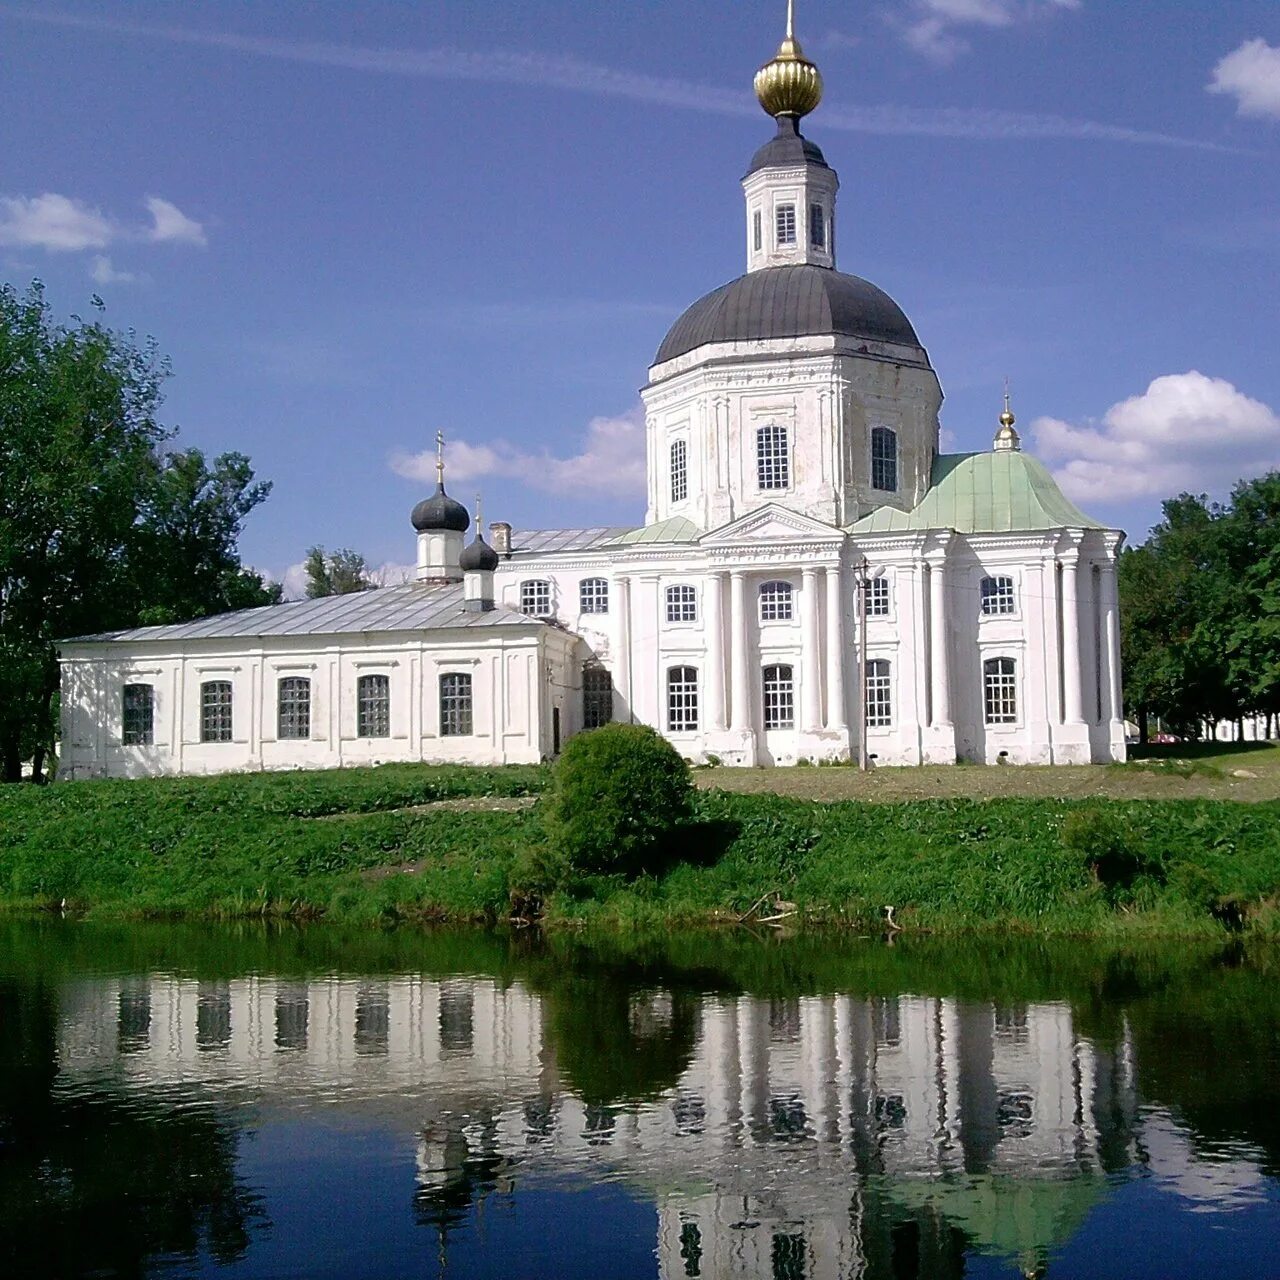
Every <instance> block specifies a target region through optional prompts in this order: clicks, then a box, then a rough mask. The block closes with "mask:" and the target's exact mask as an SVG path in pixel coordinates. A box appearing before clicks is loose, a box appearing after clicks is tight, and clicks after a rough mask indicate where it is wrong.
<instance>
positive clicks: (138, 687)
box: [120, 684, 156, 747]
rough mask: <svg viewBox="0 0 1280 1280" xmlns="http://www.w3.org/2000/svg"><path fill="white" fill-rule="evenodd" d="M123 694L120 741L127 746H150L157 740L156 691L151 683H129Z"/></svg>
mask: <svg viewBox="0 0 1280 1280" xmlns="http://www.w3.org/2000/svg"><path fill="white" fill-rule="evenodd" d="M120 696H121V708H120V710H121V720H122V723H121V726H120V741H121V742H122V743H123V744H124V745H125V746H126V747H149V746H150V745H151V744H152V743H153V742H154V741H155V728H156V691H155V688H154V686H152V685H149V684H127V685H125V687H124V691H123V692H122V694H121V695H120Z"/></svg>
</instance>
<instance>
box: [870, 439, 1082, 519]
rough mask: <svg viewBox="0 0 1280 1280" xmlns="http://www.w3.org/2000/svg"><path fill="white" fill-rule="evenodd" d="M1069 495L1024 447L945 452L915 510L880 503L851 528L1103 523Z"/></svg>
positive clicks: (938, 461) (938, 458) (934, 467)
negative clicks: (926, 491) (989, 450)
mask: <svg viewBox="0 0 1280 1280" xmlns="http://www.w3.org/2000/svg"><path fill="white" fill-rule="evenodd" d="M1106 527H1107V526H1106V525H1102V524H1099V523H1098V522H1097V521H1096V520H1091V519H1090V518H1089V517H1088V516H1087V515H1085V514H1084V512H1083V511H1081V510H1080V509H1079V508H1078V507H1077V506H1075V504H1074V503H1072V502H1070V501H1068V500H1067V498H1066V497H1065V496H1064V495H1063V492H1062V490H1061V489H1059V488H1058V484H1057V481H1056V480H1054V478H1053V477H1052V476H1051V475H1050V474H1049V471H1048V469H1047V468H1046V467H1045V465H1044V463H1043V462H1041V461H1039V459H1037V458H1033V457H1031V456H1030V455H1029V454H1026V453H1023V452H1021V451H1020V450H1008V451H1005V452H995V451H992V452H990V453H944V454H939V455H938V456H937V457H936V458H935V459H934V461H933V474H932V476H931V477H930V484H929V491H928V493H926V494H925V495H924V497H923V498H922V499H921V500H920V504H919V506H917V507H916V508H915V509H914V510H912V511H899V510H898V509H897V508H896V507H879V508H877V509H876V510H875V511H872V512H871V513H870V514H868V515H865V516H863V517H862V519H861V520H859V521H858V522H857V523H856V524H854V525H852V526H851V528H850V532H851V533H898V532H908V531H911V530H925V529H954V530H955V531H956V532H957V533H1021V532H1030V531H1035V530H1039V529H1105V528H1106Z"/></svg>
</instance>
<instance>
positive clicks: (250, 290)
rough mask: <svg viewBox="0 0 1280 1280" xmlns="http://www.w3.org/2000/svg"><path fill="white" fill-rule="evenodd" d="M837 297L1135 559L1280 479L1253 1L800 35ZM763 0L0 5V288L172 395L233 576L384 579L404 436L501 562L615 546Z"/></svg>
mask: <svg viewBox="0 0 1280 1280" xmlns="http://www.w3.org/2000/svg"><path fill="white" fill-rule="evenodd" d="M797 7H798V14H797V25H798V34H799V35H800V37H801V39H802V41H803V43H804V46H805V49H806V52H807V53H808V54H809V56H810V57H812V58H813V59H814V60H815V61H817V62H818V64H819V65H820V67H821V68H822V71H823V73H824V76H825V79H826V84H827V91H826V99H825V101H824V103H823V105H822V106H821V107H820V108H819V110H818V111H817V112H816V113H815V114H814V115H813V116H811V117H810V118H809V119H808V121H807V122H806V125H805V132H806V133H807V134H808V135H809V136H811V137H813V138H814V139H816V140H817V141H818V142H819V143H820V144H821V146H822V147H823V149H824V151H825V153H826V155H827V158H828V160H829V161H830V162H831V163H832V164H833V165H834V166H835V167H836V168H837V169H838V171H839V174H840V178H841V183H842V186H841V192H840V198H839V206H838V217H839V220H840V262H839V265H840V267H841V268H842V269H843V270H846V271H852V272H854V273H856V274H858V275H862V276H865V277H867V278H869V279H871V280H873V281H875V282H876V283H877V284H879V285H880V286H881V287H883V288H885V289H886V290H887V291H888V292H889V293H890V294H892V295H893V296H894V297H895V298H896V299H897V300H898V301H899V302H900V303H901V304H902V305H903V307H904V308H905V310H906V311H907V314H908V315H909V316H910V317H911V319H912V320H913V322H914V324H915V326H916V329H917V331H918V332H919V334H920V336H921V339H922V341H923V342H924V343H925V345H926V346H927V347H928V349H929V352H930V355H931V357H932V360H933V363H934V367H935V368H936V369H937V371H938V373H939V376H940V378H941V380H942V385H943V389H944V391H945V392H946V397H947V398H946V403H945V405H944V408H943V425H944V428H945V430H946V437H945V440H946V444H947V447H950V448H954V449H977V448H985V447H988V446H989V444H990V439H991V435H992V432H993V430H994V427H995V416H996V414H997V413H998V412H999V409H1000V393H1001V387H1002V382H1003V378H1004V377H1005V375H1006V374H1007V375H1008V376H1009V377H1010V378H1011V379H1012V381H1013V389H1014V407H1015V409H1016V410H1017V412H1018V416H1019V425H1020V427H1021V428H1022V429H1024V438H1025V441H1026V444H1027V446H1028V447H1029V448H1031V449H1033V450H1034V451H1036V452H1038V453H1039V454H1040V455H1041V456H1043V457H1044V458H1045V459H1046V461H1047V462H1048V463H1049V464H1050V466H1051V467H1053V469H1054V470H1055V472H1056V473H1057V474H1059V476H1060V478H1061V479H1062V482H1063V484H1064V487H1065V488H1066V489H1067V491H1068V492H1069V493H1071V494H1072V495H1073V496H1074V497H1075V498H1076V499H1077V500H1078V501H1079V502H1080V503H1081V504H1082V505H1083V506H1084V507H1085V508H1086V509H1087V510H1089V511H1090V512H1092V513H1093V514H1095V515H1097V516H1099V517H1100V518H1104V519H1106V520H1108V521H1110V522H1113V523H1115V524H1118V525H1119V526H1120V527H1123V528H1126V529H1128V530H1129V532H1130V536H1131V538H1137V539H1140V538H1141V536H1142V535H1143V534H1144V532H1145V530H1146V528H1147V526H1148V525H1149V524H1150V523H1151V522H1152V520H1153V519H1154V518H1155V517H1156V515H1157V513H1158V505H1159V499H1160V497H1162V496H1164V495H1166V494H1167V493H1172V492H1176V491H1178V490H1180V489H1185V488H1191V489H1196V490H1200V489H1208V490H1209V491H1210V492H1212V493H1215V494H1222V493H1224V492H1225V490H1226V489H1227V488H1228V487H1229V485H1230V482H1231V481H1232V480H1233V479H1234V478H1236V477H1237V476H1239V475H1242V474H1256V473H1257V472H1259V471H1261V470H1264V469H1266V468H1268V467H1275V466H1280V417H1278V416H1277V413H1278V411H1280V360H1277V358H1276V351H1277V349H1278V347H1280V322H1278V320H1277V280H1278V279H1280V272H1278V270H1277V268H1278V267H1280V213H1278V212H1277V210H1278V209H1280V164H1278V163H1277V159H1278V153H1280V6H1278V5H1276V4H1275V3H1274V0H1218V2H1210V0H1203V2H1188V0H1182V2H1178V3H1174V2H1173V0H1127V2H1126V3H1122V4H1121V3H1114V2H1104V0H894V2H893V3H889V2H888V0H884V2H883V3H876V2H875V0H866V2H859V3H853V2H852V0H799V4H798V6H797ZM783 9H784V5H783V3H782V2H781V0H683V2H681V3H676V2H674V0H648V2H641V0H632V2H631V3H627V4H618V3H613V4H602V3H599V2H598V0H597V3H585V2H581V3H577V2H575V3H569V2H567V0H561V2H559V3H552V0H492V2H491V3H484V4H480V3H475V2H473V0H467V2H466V3H462V2H461V0H438V2H437V3H432V4H417V3H414V4H410V3H386V2H384V3H367V2H366V3H362V4H360V5H359V6H354V5H338V4H336V3H322V2H315V3H286V2H284V0H281V2H278V3H273V4H272V5H269V6H268V5H257V4H250V3H246V2H245V0H240V2H238V3H233V2H231V0H208V2H196V0H187V2H186V3H183V4H173V3H169V4H165V3H158V2H155V0H151V2H148V0H139V2H137V3H131V4H123V3H116V4H106V3H93V2H90V0H83V2H80V3H73V2H72V0H42V3H41V4H40V5H39V6H31V7H28V8H22V7H17V6H9V5H6V4H3V3H0V119H2V120H3V121H4V122H5V123H4V128H3V131H2V132H0V275H2V276H3V278H4V279H6V280H8V281H10V282H13V283H15V284H18V285H20V286H21V285H25V284H26V283H27V282H28V281H29V280H30V279H31V278H32V277H33V276H39V277H40V278H42V279H43V280H44V281H45V282H46V284H47V286H48V290H49V296H50V299H51V301H52V303H53V305H54V307H55V308H56V310H57V311H58V312H60V313H62V314H66V313H70V312H73V311H82V310H83V309H84V308H85V306H86V305H87V300H88V298H89V296H90V295H91V294H92V293H94V292H97V293H99V294H100V295H101V296H102V297H103V298H104V299H105V300H106V304H107V317H108V319H109V320H110V321H111V322H112V323H113V324H115V325H117V326H119V327H121V328H135V329H137V330H138V331H139V332H143V333H148V334H153V335H155V337H156V338H157V339H158V341H159V343H160V346H161V348H162V349H163V350H164V351H166V352H167V353H169V355H170V356H171V358H172V362H173V367H174V376H173V378H172V380H171V381H170V382H169V384H168V400H167V404H166V420H167V421H169V422H171V423H173V424H175V425H178V426H180V427H181V436H180V439H181V440H182V441H184V442H186V443H189V444H194V445H199V446H200V447H202V448H204V449H206V450H208V451H210V452H214V453H216V452H220V451H224V450H230V449H238V450H241V451H243V452H245V453H248V454H249V455H250V456H251V457H252V459H253V461H254V463H255V465H256V466H257V468H258V470H259V473H260V474H261V475H262V476H264V477H266V478H269V479H271V480H273V481H274V483H275V491H274V493H273V495H272V497H271V498H270V499H269V501H268V503H267V504H266V506H265V507H264V508H262V509H261V510H260V511H259V512H258V513H257V514H256V515H255V516H254V517H253V518H252V520H251V523H250V526H249V528H248V529H247V531H246V534H245V537H244V540H243V544H242V546H243V551H244V553H245V556H246V558H247V559H248V560H250V561H251V562H253V563H255V564H257V565H259V566H261V567H263V568H266V569H268V570H270V571H271V572H273V573H276V574H282V573H283V572H284V571H285V570H286V569H287V568H288V567H289V566H290V565H292V564H295V563H296V562H297V561H299V560H301V558H302V555H303V552H304V550H305V548H306V547H307V546H308V545H310V544H312V543H315V542H321V543H324V544H326V545H328V546H330V547H333V546H352V547H355V548H357V549H359V550H361V551H363V552H364V553H365V554H366V555H367V556H368V557H369V559H370V560H371V561H373V562H375V563H381V562H384V561H385V562H406V561H409V560H411V559H412V530H411V528H410V526H409V523H408V512H409V510H410V508H411V507H412V505H413V503H414V502H415V500H416V499H417V498H418V497H420V496H422V494H423V492H424V489H425V482H424V481H423V480H421V479H416V478H414V477H415V476H417V475H424V474H426V470H425V467H424V465H423V463H422V461H421V460H415V459H416V455H418V454H420V453H421V452H422V451H424V450H430V448H431V441H432V439H433V437H434V434H435V432H436V431H437V430H438V429H440V430H443V431H444V432H445V434H446V436H447V437H448V438H450V439H451V440H453V441H457V442H458V444H457V445H454V446H451V458H452V464H451V466H452V469H451V473H450V474H451V489H452V490H453V491H454V492H455V494H456V495H457V496H459V497H461V498H464V499H465V500H468V501H469V500H470V497H471V495H472V494H473V493H474V492H475V491H476V490H477V489H479V490H481V491H483V493H484V496H485V508H486V515H487V516H488V517H490V518H493V519H509V520H511V521H513V522H514V523H515V524H516V525H517V526H524V527H531V526H549V525H551V526H554V525H576V524H594V523H627V522H631V521H638V520H639V519H641V518H642V515H643V499H642V493H640V492H637V489H636V477H637V474H639V473H640V472H639V467H638V462H637V460H638V457H639V455H638V454H637V451H636V450H637V445H638V442H639V436H640V432H639V427H638V425H637V422H638V420H637V418H636V412H637V410H638V406H639V397H638V394H637V389H638V388H639V387H640V385H641V384H642V383H643V381H644V379H645V372H646V368H647V365H648V362H649V360H650V359H651V358H652V355H653V353H654V351H655V350H656V348H657V346H658V343H659V342H660V340H661V338H662V336H663V334H664V332H665V331H666V328H667V327H668V325H669V324H670V323H671V321H672V320H674V319H675V317H676V316H677V315H678V314H679V312H680V311H681V310H682V309H683V308H684V307H685V306H686V305H687V304H688V303H690V302H692V301H693V300H694V299H695V298H697V297H699V296H700V295H702V294H703V293H705V292H707V291H708V290H710V289H712V288H714V287H715V286H717V285H719V284H721V283H723V282H725V281H726V280H729V279H731V278H733V277H734V276H736V275H738V274H740V272H741V271H742V270H743V262H742V253H743V251H742V244H743V234H742V231H741V218H742V213H741V191H740V188H739V186H738V179H739V177H740V175H741V173H742V171H743V169H744V168H745V165H746V162H747V160H748V158H749V157H750V155H751V153H752V151H753V150H754V149H755V147H756V146H757V145H758V144H759V143H760V142H761V141H763V140H764V139H765V138H766V137H767V136H769V133H770V131H771V128H772V126H771V123H770V122H769V121H768V120H767V119H766V118H765V116H764V114H763V113H762V112H761V111H760V110H759V108H758V106H756V104H755V102H754V99H753V98H752V97H751V96H750V83H751V77H752V74H753V73H754V70H755V68H756V67H757V65H759V63H761V62H762V61H764V60H765V59H767V58H768V57H769V56H770V55H771V54H772V52H773V50H774V48H775V47H776V45H777V41H778V38H779V36H780V34H781V26H782V21H783Z"/></svg>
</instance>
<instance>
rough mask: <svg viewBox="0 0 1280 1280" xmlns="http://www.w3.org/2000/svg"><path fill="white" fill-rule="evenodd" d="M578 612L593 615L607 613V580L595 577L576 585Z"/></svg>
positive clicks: (584, 579) (585, 579)
mask: <svg viewBox="0 0 1280 1280" xmlns="http://www.w3.org/2000/svg"><path fill="white" fill-rule="evenodd" d="M578 612H579V613H587V614H595V615H598V614H606V613H608V612H609V579H608V578H602V577H599V576H598V575H597V576H595V577H591V578H583V579H582V581H581V582H579V583H578Z"/></svg>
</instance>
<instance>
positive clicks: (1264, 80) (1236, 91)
mask: <svg viewBox="0 0 1280 1280" xmlns="http://www.w3.org/2000/svg"><path fill="white" fill-rule="evenodd" d="M1208 88H1209V92H1210V93H1227V94H1230V95H1231V96H1232V97H1233V98H1235V100H1236V114H1237V115H1242V116H1264V117H1268V118H1270V119H1273V120H1280V48H1275V49H1273V48H1272V47H1271V46H1270V45H1269V44H1268V43H1267V42H1266V41H1265V40H1263V39H1261V38H1259V39H1256V40H1246V41H1245V42H1244V44H1242V45H1241V46H1240V47H1239V48H1238V49H1233V50H1232V51H1231V52H1230V53H1229V54H1227V56H1226V57H1225V58H1223V59H1222V61H1221V62H1219V63H1218V65H1217V66H1216V67H1214V69H1213V79H1212V80H1211V81H1210V82H1209V86H1208Z"/></svg>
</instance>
